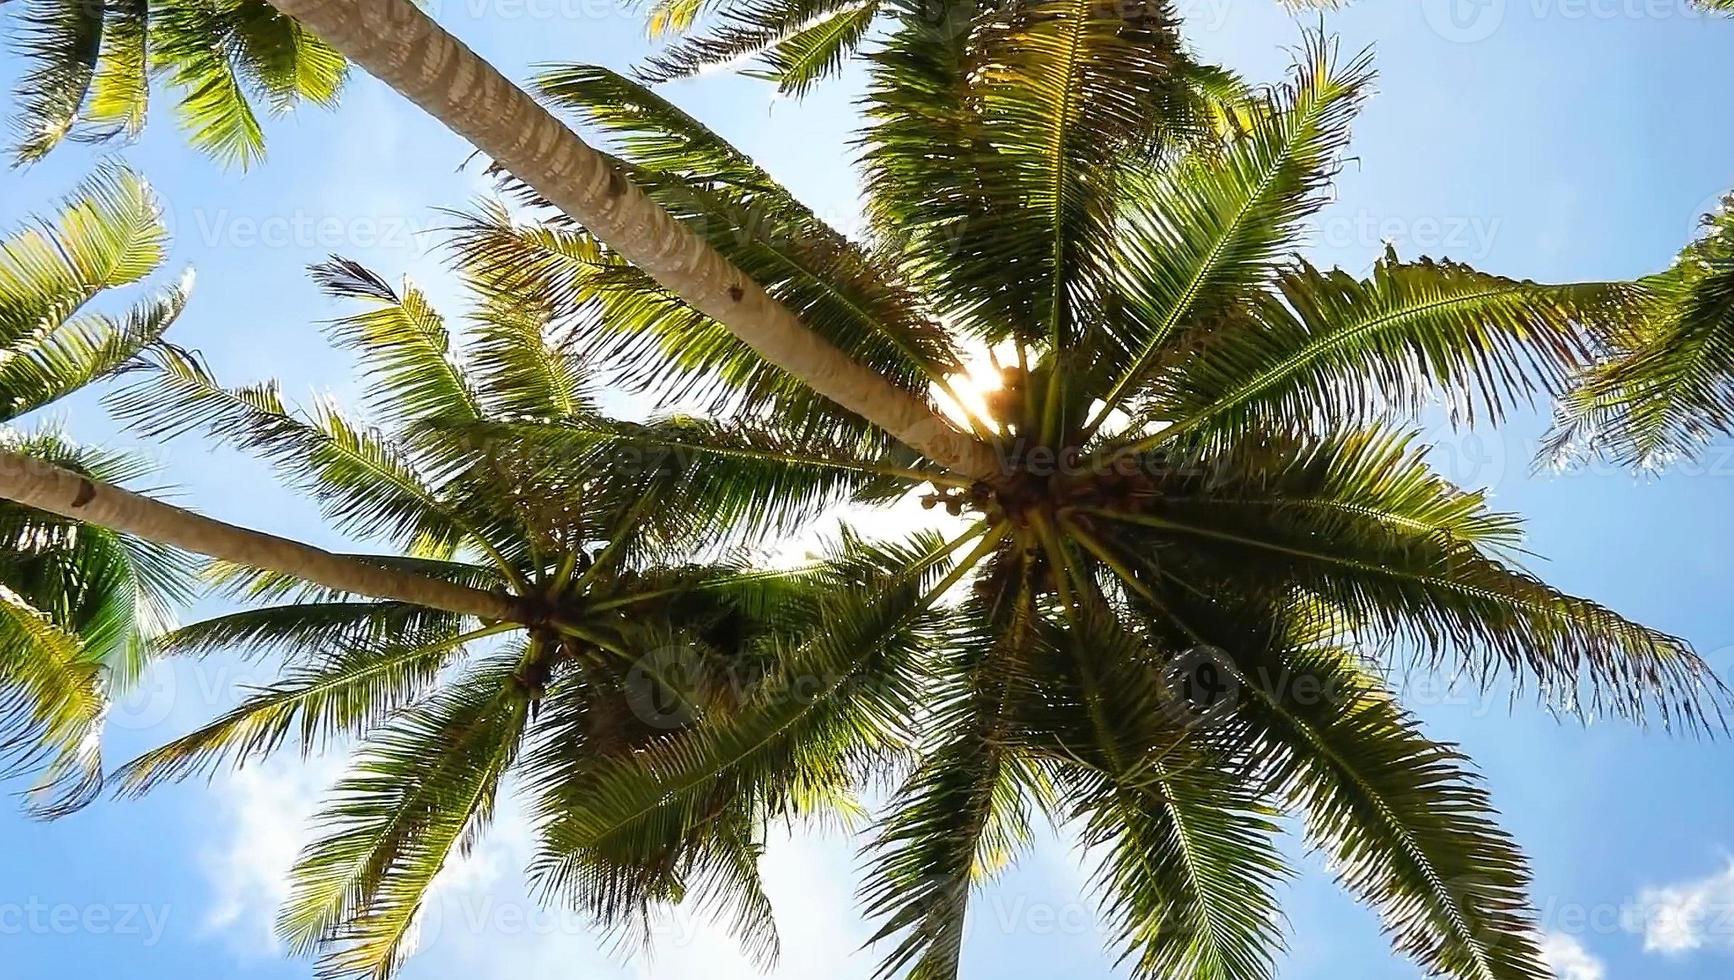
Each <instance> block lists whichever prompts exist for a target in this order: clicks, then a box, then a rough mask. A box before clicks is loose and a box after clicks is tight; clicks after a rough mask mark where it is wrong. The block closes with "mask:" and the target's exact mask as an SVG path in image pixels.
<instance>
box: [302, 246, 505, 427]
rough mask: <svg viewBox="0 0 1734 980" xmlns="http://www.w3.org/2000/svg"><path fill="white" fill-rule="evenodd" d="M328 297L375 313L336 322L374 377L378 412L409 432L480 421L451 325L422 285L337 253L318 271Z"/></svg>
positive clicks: (339, 336)
mask: <svg viewBox="0 0 1734 980" xmlns="http://www.w3.org/2000/svg"><path fill="white" fill-rule="evenodd" d="M312 273H313V279H314V281H315V282H317V283H318V284H319V286H320V288H322V289H323V290H324V291H325V293H326V295H329V296H333V297H336V298H339V299H351V300H358V301H360V302H362V303H365V304H366V305H367V306H368V307H369V308H368V309H367V310H366V311H365V312H362V313H357V314H354V315H352V316H348V317H344V318H342V319H339V320H337V321H335V322H334V323H333V324H332V325H331V330H330V334H331V338H332V340H333V341H335V342H336V343H337V344H338V345H339V346H342V347H347V348H349V349H351V350H353V351H355V352H356V354H357V355H359V356H360V358H361V360H362V364H363V367H364V368H365V370H366V371H367V372H368V374H369V375H370V376H371V377H372V379H373V383H372V384H371V385H370V386H369V387H368V389H367V397H368V400H369V402H370V403H371V407H372V408H373V409H374V410H375V411H377V412H379V413H380V415H381V416H382V417H384V418H386V419H389V420H390V421H391V424H393V425H394V426H396V427H397V428H398V429H399V430H400V431H401V432H402V433H404V434H407V435H414V434H417V426H419V425H422V424H426V423H432V422H439V423H447V424H449V423H461V422H474V421H478V420H479V419H481V418H482V408H481V403H480V402H479V401H478V400H477V398H476V393H475V391H474V390H473V388H472V387H471V385H470V383H469V379H468V378H466V377H465V376H464V372H463V370H462V368H461V367H460V366H459V364H458V363H457V361H456V359H455V358H456V354H457V351H456V350H455V349H454V348H453V346H452V341H451V336H450V334H449V333H447V331H446V326H445V320H444V319H443V318H442V317H441V316H440V315H439V313H438V312H437V311H436V310H434V309H433V307H432V306H430V305H429V304H428V301H427V297H426V296H424V295H423V294H422V292H421V290H419V289H417V288H415V287H414V286H411V285H408V284H406V285H405V288H404V289H403V291H402V293H401V294H400V293H399V291H398V290H395V289H393V288H392V287H391V286H390V285H389V284H388V283H387V282H386V281H385V280H384V279H381V278H380V277H379V276H377V275H375V274H374V273H372V272H370V271H368V269H367V268H365V267H364V266H362V265H360V264H359V263H356V262H353V261H350V260H348V259H343V258H339V257H336V256H333V257H332V258H331V260H330V261H327V262H322V263H320V264H318V265H315V266H313V268H312Z"/></svg>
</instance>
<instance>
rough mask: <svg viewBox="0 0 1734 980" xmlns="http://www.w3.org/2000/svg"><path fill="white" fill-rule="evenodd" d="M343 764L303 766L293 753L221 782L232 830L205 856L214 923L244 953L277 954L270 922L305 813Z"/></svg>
mask: <svg viewBox="0 0 1734 980" xmlns="http://www.w3.org/2000/svg"><path fill="white" fill-rule="evenodd" d="M341 768H342V760H341V759H339V758H334V757H333V758H326V759H321V760H315V761H312V762H309V763H306V764H302V763H301V762H299V761H298V760H296V759H294V758H289V757H285V758H278V759H270V760H267V761H265V762H264V763H261V764H258V765H252V766H248V767H247V768H245V769H242V770H241V771H239V772H237V773H235V774H233V775H232V776H230V777H228V778H227V779H226V780H224V781H222V782H220V783H218V784H217V785H216V787H215V795H216V797H217V811H218V813H219V814H220V815H221V819H222V820H223V821H224V822H225V823H227V825H228V827H227V829H228V833H227V834H225V835H224V836H223V837H222V838H221V840H220V842H219V843H218V844H216V845H215V846H213V847H211V848H209V849H207V850H206V851H205V852H204V853H202V854H201V855H200V858H201V863H202V864H203V865H204V867H205V873H206V875H207V877H208V879H209V881H210V883H211V889H212V899H213V901H212V906H211V908H210V910H209V912H208V913H207V914H206V916H205V925H206V927H207V928H208V929H210V930H213V931H218V932H222V933H223V934H225V935H227V936H228V937H229V938H231V939H232V940H234V941H235V943H236V945H237V947H238V948H239V949H240V951H242V952H245V953H249V954H253V955H260V956H266V955H273V954H275V953H277V952H279V951H280V950H279V946H278V943H277V941H276V937H275V936H274V935H273V933H272V922H273V921H274V919H275V917H276V914H277V909H278V907H279V906H280V905H282V903H283V899H285V898H287V897H288V895H289V880H288V872H289V868H290V867H291V866H292V865H293V864H294V863H295V855H296V854H298V853H300V850H301V843H302V840H303V837H304V835H305V833H306V827H307V818H308V817H309V816H311V815H312V813H313V810H314V807H315V806H316V805H317V804H318V802H319V796H320V794H321V792H322V791H323V790H324V788H325V787H326V786H327V785H329V784H330V783H331V782H332V780H333V779H335V778H336V776H337V774H338V772H339V771H341Z"/></svg>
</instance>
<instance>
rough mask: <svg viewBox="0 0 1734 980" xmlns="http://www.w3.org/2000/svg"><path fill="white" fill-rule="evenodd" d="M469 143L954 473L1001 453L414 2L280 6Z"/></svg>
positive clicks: (978, 471)
mask: <svg viewBox="0 0 1734 980" xmlns="http://www.w3.org/2000/svg"><path fill="white" fill-rule="evenodd" d="M271 3H272V4H273V5H275V6H276V7H277V9H279V10H281V11H282V12H284V13H285V14H288V15H290V16H291V17H294V18H296V19H297V20H299V21H301V22H302V23H303V24H304V25H306V26H307V27H310V28H312V30H313V31H314V33H316V34H318V35H319V36H320V37H322V38H324V39H325V41H326V42H327V43H329V44H331V45H332V46H333V47H335V48H336V49H337V50H339V51H341V52H343V53H344V54H345V55H347V56H348V57H349V59H350V60H352V61H354V62H355V63H356V64H358V65H360V66H361V67H362V68H365V69H366V70H367V71H368V72H369V73H370V74H372V75H373V76H374V77H376V78H378V79H379V80H381V81H383V82H385V83H386V84H387V85H390V86H391V87H392V88H394V89H396V90H397V91H398V92H399V93H401V94H402V95H404V96H405V97H406V98H408V99H409V100H410V101H412V102H414V103H415V104H416V105H419V106H421V107H422V108H423V109H425V110H427V111H428V113H430V114H431V115H433V117H434V118H436V119H438V120H439V121H440V122H442V123H444V124H445V125H446V126H447V127H448V128H450V129H451V130H452V131H453V132H456V133H457V134H458V135H460V136H463V137H464V138H465V139H467V140H469V141H470V142H471V143H472V144H474V145H475V146H476V147H477V148H478V149H480V150H481V151H482V152H484V153H486V154H488V155H489V156H491V157H493V159H494V160H495V161H496V162H497V163H499V164H500V165H501V166H503V167H505V168H506V169H507V170H509V171H511V173H513V174H514V175H516V176H517V177H518V179H520V180H522V181H524V182H525V183H527V184H529V185H530V186H531V187H534V188H535V189H536V190H537V191H539V192H541V194H542V195H543V196H544V197H546V198H547V199H548V200H550V201H552V202H553V203H554V204H555V205H556V206H558V207H559V208H560V209H561V210H563V211H565V212H566V213H567V214H568V215H570V216H572V217H573V218H574V219H576V220H577V221H579V222H580V223H581V224H583V225H584V227H585V228H587V229H589V231H590V232H591V233H592V234H594V235H596V236H597V237H598V238H600V239H602V240H603V241H605V242H607V243H608V244H609V245H610V246H611V247H612V248H614V249H615V251H617V252H619V253H620V254H621V255H623V256H625V257H626V259H627V260H629V261H630V262H632V263H633V264H634V265H636V266H638V267H639V268H641V269H643V270H644V271H645V272H647V273H649V274H650V275H651V276H652V277H653V278H655V279H656V281H657V282H659V283H661V284H662V285H663V286H665V287H666V288H668V289H669V290H671V291H672V292H674V293H675V294H676V295H678V296H679V297H680V298H681V299H683V300H685V301H686V302H687V303H689V304H691V305H692V306H693V307H694V308H696V309H698V310H701V311H703V312H704V313H705V314H707V315H709V316H711V317H712V318H714V319H716V320H717V321H718V322H719V323H721V324H722V325H723V326H724V327H726V328H728V330H729V332H730V333H733V334H734V335H735V336H736V337H738V338H740V339H741V341H743V342H744V343H746V344H748V345H749V346H751V347H752V348H753V349H754V350H756V351H758V352H759V354H760V355H761V356H763V357H764V358H765V359H766V360H767V361H770V362H771V363H772V364H775V365H777V366H778V367H780V368H782V369H783V370H785V371H787V372H789V373H790V374H792V375H794V376H795V377H797V378H799V379H800V380H801V381H802V382H804V383H806V384H807V385H808V386H809V387H811V388H812V389H813V390H814V391H817V392H818V393H819V394H821V395H824V396H825V397H826V398H829V399H831V400H832V401H834V402H836V403H837V404H839V405H841V406H843V407H844V408H846V409H848V410H849V411H851V412H854V413H856V414H857V415H860V416H861V417H862V418H865V419H866V420H868V421H869V422H872V423H873V424H874V425H877V426H879V427H880V428H881V429H884V430H885V431H886V432H888V433H890V434H891V435H892V436H893V437H895V438H896V439H898V440H899V441H901V442H903V443H904V444H906V445H908V446H910V447H911V448H913V449H916V450H918V451H920V452H921V453H923V454H925V455H926V456H927V457H928V458H929V459H932V460H933V461H935V462H937V463H939V464H940V465H942V466H944V467H946V468H947V469H950V470H952V471H954V472H956V473H959V474H962V475H965V476H969V477H972V478H975V479H990V478H992V477H993V476H995V475H996V474H997V473H998V464H997V461H996V458H995V456H994V453H993V451H992V450H990V449H989V448H988V447H987V446H986V445H985V444H983V443H981V442H980V441H978V440H976V439H975V438H973V437H971V436H969V435H966V434H965V433H963V432H961V431H959V430H958V429H957V427H955V426H953V425H952V424H951V423H949V422H948V421H946V420H945V419H944V418H942V417H940V416H939V415H936V414H935V413H934V412H933V411H932V410H931V409H930V408H929V407H928V406H927V405H925V404H923V403H922V402H921V401H920V400H919V399H916V398H914V397H912V396H911V395H910V394H909V393H908V392H906V391H903V390H902V389H900V388H898V387H896V386H895V385H892V384H891V383H890V382H889V381H887V380H886V379H885V378H884V377H882V376H881V375H879V374H878V373H877V372H874V371H872V370H869V369H868V368H867V367H865V366H863V365H862V364H861V363H860V362H858V361H856V360H854V359H853V358H851V357H849V356H848V355H846V354H844V353H843V352H842V351H840V350H838V349H837V348H836V347H834V346H832V345H831V344H830V343H828V342H827V341H826V340H825V339H824V338H822V337H820V336H819V335H817V334H815V333H813V332H812V331H811V330H809V329H807V327H806V326H805V325H804V324H802V323H801V321H800V319H799V318H798V317H796V316H795V314H794V313H792V312H790V311H789V310H788V309H787V308H786V307H784V306H782V305H781V304H780V303H778V302H777V301H776V300H774V299H772V298H771V297H770V296H769V295H768V294H767V293H766V292H765V291H764V290H763V289H761V288H759V286H758V284H757V283H755V282H753V280H752V279H751V277H749V276H747V275H746V274H745V273H744V272H742V271H741V270H739V269H737V268H735V266H734V265H733V264H732V263H730V262H729V261H728V259H726V258H724V257H723V256H722V255H721V254H720V253H718V252H717V251H716V250H715V249H713V248H711V247H710V246H709V245H708V244H707V243H705V242H704V241H703V240H702V239H700V238H699V237H698V236H697V235H695V234H693V233H692V232H691V231H690V230H689V229H687V228H686V227H685V226H684V225H682V224H681V223H680V222H679V221H677V220H676V219H675V218H674V216H673V215H671V214H669V213H668V212H667V211H664V210H663V209H662V208H661V206H659V205H658V204H656V202H654V201H652V200H650V199H649V198H648V197H646V196H645V195H644V193H643V192H642V191H640V190H639V189H638V188H637V187H635V186H633V184H632V183H631V182H630V181H628V180H626V178H625V177H623V176H622V175H621V174H619V173H618V172H617V171H616V170H615V169H614V168H613V167H611V166H610V165H609V163H608V161H607V159H606V158H605V157H603V156H602V155H601V154H600V153H597V152H596V151H595V150H594V149H592V148H591V147H590V146H589V145H587V144H586V143H585V142H584V141H583V140H581V139H579V138H578V136H577V134H575V133H573V132H572V130H570V129H569V128H567V127H566V126H565V125H564V124H563V123H561V122H560V121H559V120H558V119H556V118H554V116H553V115H552V114H550V113H549V112H548V111H547V110H546V109H544V108H543V107H542V106H541V105H539V104H538V103H537V102H536V101H535V100H534V99H532V98H530V96H529V95H528V94H526V93H525V92H524V91H523V90H522V89H520V88H518V87H517V86H516V85H513V84H512V83H511V82H510V81H508V80H507V79H506V77H505V76H503V75H501V74H500V73H499V72H498V71H497V70H495V69H494V67H493V66H492V65H490V64H488V63H487V62H486V61H484V60H482V59H481V58H480V57H478V56H477V55H476V53H475V52H474V51H471V50H470V49H469V48H468V47H466V46H465V45H464V44H463V42H461V41H459V40H458V39H457V38H454V37H452V36H451V35H450V34H448V33H447V32H446V31H445V30H444V29H443V28H441V27H440V26H439V25H438V24H435V23H434V22H433V21H432V20H431V19H429V18H428V16H427V15H426V14H424V13H422V12H421V11H420V10H419V9H417V8H416V6H415V4H414V3H413V2H411V0H271Z"/></svg>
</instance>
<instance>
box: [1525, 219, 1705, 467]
mask: <svg viewBox="0 0 1734 980" xmlns="http://www.w3.org/2000/svg"><path fill="white" fill-rule="evenodd" d="M1729 204H1734V195H1731V196H1730V198H1729V199H1727V201H1725V202H1724V206H1723V207H1722V208H1721V209H1720V210H1718V211H1717V212H1716V213H1714V214H1710V215H1706V216H1705V218H1704V231H1703V234H1702V235H1701V236H1700V237H1699V238H1698V240H1697V241H1694V242H1692V243H1691V244H1689V245H1687V246H1686V248H1685V249H1684V250H1683V251H1682V252H1681V253H1680V256H1679V258H1678V259H1676V260H1675V262H1674V264H1673V265H1672V266H1671V267H1669V268H1668V269H1667V270H1666V271H1664V272H1661V273H1658V274H1656V275H1654V276H1651V277H1649V278H1647V279H1645V280H1643V281H1642V283H1641V286H1642V290H1641V292H1640V293H1639V294H1638V295H1637V296H1635V297H1634V298H1633V302H1632V304H1631V306H1630V310H1629V315H1628V319H1629V322H1630V324H1631V326H1630V328H1629V329H1628V330H1626V331H1622V332H1621V334H1620V335H1618V336H1617V337H1615V338H1614V339H1613V342H1612V343H1611V344H1609V345H1608V349H1607V350H1606V351H1605V355H1604V358H1603V360H1602V361H1601V362H1600V363H1598V364H1596V365H1595V366H1594V367H1592V368H1590V369H1589V370H1586V371H1585V372H1583V373H1582V374H1581V375H1580V376H1579V377H1578V378H1577V384H1576V386H1575V387H1574V388H1573V390H1572V391H1571V392H1570V394H1568V395H1567V396H1566V397H1565V398H1563V399H1561V401H1560V404H1559V407H1558V410H1557V412H1556V418H1555V425H1554V429H1553V431H1552V432H1551V433H1549V435H1548V439H1547V442H1546V444H1545V446H1544V448H1543V455H1544V457H1547V458H1551V459H1552V460H1553V461H1554V462H1556V463H1560V464H1570V463H1572V462H1574V461H1581V460H1583V459H1584V458H1585V457H1588V456H1593V455H1596V454H1605V455H1607V456H1608V457H1610V458H1611V459H1613V460H1615V461H1617V462H1619V463H1620V464H1622V465H1630V466H1637V467H1641V468H1644V469H1657V468H1660V467H1662V466H1664V465H1666V464H1667V463H1669V462H1672V461H1674V460H1677V459H1680V458H1682V457H1689V456H1691V455H1693V454H1695V453H1696V452H1698V451H1699V450H1700V449H1701V448H1702V447H1703V445H1704V443H1705V442H1706V441H1707V440H1708V439H1710V438H1711V437H1712V436H1714V435H1716V434H1718V433H1723V434H1726V433H1728V432H1734V213H1730V211H1729V208H1728V205H1729Z"/></svg>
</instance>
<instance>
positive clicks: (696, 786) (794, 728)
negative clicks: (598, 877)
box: [533, 535, 981, 893]
mask: <svg viewBox="0 0 1734 980" xmlns="http://www.w3.org/2000/svg"><path fill="white" fill-rule="evenodd" d="M972 536H973V535H972ZM961 543H962V542H961V541H953V542H946V543H944V544H941V543H940V542H939V541H938V540H937V539H922V540H919V541H917V542H916V543H915V544H914V545H912V546H906V547H879V548H872V547H868V546H867V545H865V544H861V543H854V544H853V545H852V546H851V547H850V552H851V554H850V559H851V561H852V563H853V565H854V567H855V570H854V572H852V573H851V574H857V575H861V576H863V577H862V578H860V579H857V580H855V581H854V582H852V583H851V584H850V585H848V586H842V587H839V588H837V589H835V590H832V591H831V592H830V593H829V594H828V595H827V596H826V597H825V599H824V601H823V608H822V612H821V613H820V614H819V615H818V616H817V617H815V621H817V622H821V623H823V624H824V626H823V627H822V628H820V629H818V630H816V631H815V632H814V633H813V635H811V636H810V637H808V638H807V639H806V640H805V641H804V642H803V643H802V644H801V645H800V646H799V647H798V648H796V649H793V650H789V651H787V652H785V653H784V654H782V655H781V656H779V658H778V660H777V662H776V664H775V667H774V670H773V672H772V673H771V675H770V676H768V677H767V678H766V679H765V680H764V682H763V683H761V684H759V685H755V687H754V689H753V690H752V692H751V694H750V697H749V699H748V700H747V701H746V702H745V703H744V704H743V705H742V706H741V707H739V708H738V709H736V710H734V711H731V712H729V713H728V715H727V716H726V717H723V718H718V719H714V720H710V719H707V721H708V723H707V724H701V725H700V726H698V727H695V728H692V729H690V730H687V731H682V732H677V733H674V734H671V735H669V736H667V737H666V738H664V739H662V740H660V741H658V742H657V743H656V744H654V745H651V746H648V747H646V748H645V749H643V750H641V751H639V752H638V753H636V754H635V755H634V756H633V757H632V758H630V759H621V760H618V761H612V762H610V763H608V764H605V765H603V766H602V767H601V768H600V770H599V771H598V772H597V773H596V774H595V775H594V777H593V778H591V779H588V780H584V781H582V782H578V783H575V784H573V785H571V786H570V787H568V790H567V792H565V793H563V794H561V795H559V796H558V797H555V798H553V799H551V800H547V801H544V802H543V803H542V804H540V807H539V808H540V809H541V810H542V812H541V814H540V816H541V817H542V818H543V819H544V820H545V822H544V823H543V825H542V846H543V850H544V852H545V854H544V856H543V857H542V858H540V859H539V860H538V862H537V866H536V867H535V868H534V869H533V872H534V874H535V875H536V877H537V878H538V879H539V880H540V881H541V882H542V883H543V887H544V888H546V889H547V890H549V891H550V892H551V893H573V892H580V893H581V892H583V891H584V888H585V879H584V878H583V877H582V875H583V872H584V871H585V861H586V859H587V857H588V856H589V855H590V854H591V853H593V852H594V851H595V850H596V849H597V848H607V849H610V850H616V849H624V850H626V851H628V852H643V851H644V850H645V849H646V848H647V847H649V848H651V849H655V848H659V847H661V846H663V845H662V844H661V842H665V841H669V840H679V839H682V838H684V837H685V836H686V834H687V832H688V830H689V829H690V828H693V827H695V826H698V825H701V824H702V823H703V822H704V819H705V817H706V815H707V812H708V810H709V808H710V807H711V806H712V804H713V801H715V800H718V799H729V798H736V797H745V795H746V794H748V793H751V794H753V797H752V798H755V799H761V800H763V799H765V798H766V797H767V795H769V796H771V797H773V798H775V797H776V796H778V795H780V794H783V793H786V792H787V790H786V789H781V788H779V787H782V786H786V785H787V783H788V782H789V781H790V780H796V781H807V780H813V779H825V778H827V777H826V776H825V775H824V774H827V773H834V772H836V771H837V767H838V766H839V765H846V764H847V761H846V760H848V759H849V758H850V757H851V756H858V755H859V754H860V753H861V752H862V751H863V748H864V747H871V746H873V745H874V744H875V743H879V742H882V741H884V740H885V739H887V738H891V737H894V736H895V734H896V733H897V732H898V731H900V730H901V729H902V728H904V727H905V726H906V725H907V724H908V719H907V718H904V717H902V715H901V712H902V710H903V707H904V706H905V705H907V704H908V703H910V698H911V695H912V694H913V688H912V685H918V684H919V683H920V679H921V677H922V672H921V666H922V659H923V657H924V655H925V650H926V648H927V645H928V644H929V643H930V642H931V640H932V631H933V629H934V628H935V624H934V623H933V622H932V621H931V618H930V616H929V610H930V609H931V607H932V604H933V603H934V601H935V600H936V599H937V598H938V596H939V594H941V593H943V592H944V591H945V590H946V589H947V588H949V587H950V585H951V584H952V583H954V582H955V581H956V580H957V579H958V577H960V576H961V574H962V572H963V571H966V570H967V569H968V568H969V567H970V566H971V565H972V564H973V563H974V561H976V560H978V559H979V557H980V554H981V550H980V549H978V551H977V552H976V553H975V554H973V555H971V556H969V557H966V558H965V559H963V561H961V562H957V563H955V567H952V566H953V562H952V561H951V560H950V557H949V556H950V553H951V551H952V550H953V549H955V548H956V547H957V546H958V545H959V544H961ZM947 568H949V569H950V570H949V571H946V570H945V569H947ZM868 679H871V683H858V682H859V681H867V680H868ZM815 688H816V689H815ZM797 691H799V692H801V693H799V694H797V693H796V692H797ZM719 794H722V795H720V796H719Z"/></svg>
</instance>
